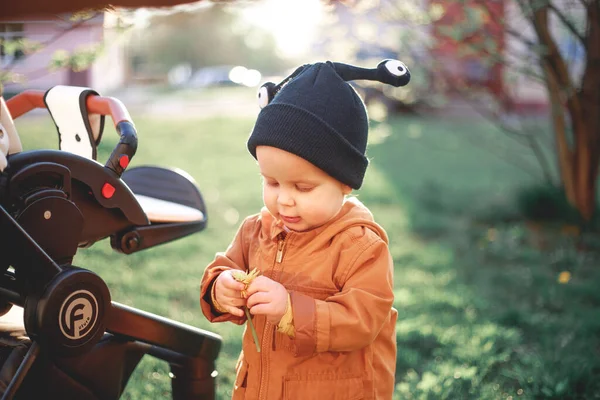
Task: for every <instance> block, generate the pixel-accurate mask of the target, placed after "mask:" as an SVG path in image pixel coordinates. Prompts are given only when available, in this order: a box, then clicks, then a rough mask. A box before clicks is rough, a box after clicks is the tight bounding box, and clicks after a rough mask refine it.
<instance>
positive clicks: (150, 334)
mask: <svg viewBox="0 0 600 400" xmlns="http://www.w3.org/2000/svg"><path fill="white" fill-rule="evenodd" d="M106 330H107V331H108V332H110V333H112V334H114V335H119V336H124V337H127V338H131V339H135V340H139V341H141V342H144V343H148V344H152V345H155V346H159V347H162V348H164V349H167V350H171V351H174V352H177V353H180V354H182V355H184V356H187V357H191V358H196V357H199V358H203V359H205V360H210V361H214V360H215V359H216V358H217V355H218V354H219V350H220V349H221V337H220V336H219V335H216V334H214V333H212V332H208V331H205V330H202V329H198V328H195V327H193V326H189V325H186V324H182V323H180V322H176V321H173V320H170V319H168V318H164V317H161V316H158V315H155V314H151V313H148V312H145V311H141V310H138V309H135V308H131V307H128V306H125V305H123V304H119V303H116V302H114V301H113V302H112V309H111V310H110V312H109V313H108V315H107V318H106Z"/></svg>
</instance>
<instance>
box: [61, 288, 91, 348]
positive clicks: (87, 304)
mask: <svg viewBox="0 0 600 400" xmlns="http://www.w3.org/2000/svg"><path fill="white" fill-rule="evenodd" d="M97 318H98V301H97V300H96V298H95V297H94V295H93V294H92V293H90V292H88V291H87V290H78V291H76V292H73V293H71V295H70V296H69V297H67V299H66V300H65V301H64V302H63V304H62V306H61V307H60V312H59V313H58V323H59V326H60V330H61V332H62V333H63V335H65V337H67V338H69V339H72V340H79V339H82V338H84V337H85V336H86V335H87V334H89V333H90V332H91V331H92V328H93V327H94V325H95V324H96V319H97Z"/></svg>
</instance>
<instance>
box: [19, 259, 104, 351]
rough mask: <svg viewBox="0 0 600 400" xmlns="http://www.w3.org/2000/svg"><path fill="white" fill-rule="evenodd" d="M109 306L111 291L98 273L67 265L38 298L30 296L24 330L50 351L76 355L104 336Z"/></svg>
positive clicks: (26, 308) (26, 307)
mask: <svg viewBox="0 0 600 400" xmlns="http://www.w3.org/2000/svg"><path fill="white" fill-rule="evenodd" d="M110 308H111V305H110V292H109V291H108V288H107V287H106V284H105V283H104V281H103V280H102V279H101V278H100V277H99V276H98V275H96V274H94V273H93V272H91V271H88V270H85V269H81V268H68V269H65V270H64V271H62V272H61V273H60V274H58V275H57V276H56V277H55V278H54V279H53V280H52V282H50V283H49V284H48V286H47V287H46V289H45V291H44V294H43V295H42V296H41V297H40V298H39V300H35V299H34V298H32V297H29V298H28V299H27V302H26V306H25V315H24V317H25V329H26V330H27V334H28V335H29V337H30V338H32V339H33V340H36V341H37V342H39V343H40V344H41V346H42V347H43V348H44V349H45V350H46V351H48V352H49V353H51V354H56V355H62V356H75V355H79V354H83V353H85V352H87V351H88V350H89V349H91V348H92V346H94V345H95V344H96V343H97V342H98V340H100V338H102V336H103V335H104V330H105V329H104V328H105V318H106V314H107V312H109V310H110Z"/></svg>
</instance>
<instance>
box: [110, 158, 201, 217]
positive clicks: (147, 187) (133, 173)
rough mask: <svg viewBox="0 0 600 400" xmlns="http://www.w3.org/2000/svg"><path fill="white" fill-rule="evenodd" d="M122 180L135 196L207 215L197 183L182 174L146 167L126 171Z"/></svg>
mask: <svg viewBox="0 0 600 400" xmlns="http://www.w3.org/2000/svg"><path fill="white" fill-rule="evenodd" d="M121 179H123V180H124V181H125V183H127V186H129V188H130V189H131V190H132V191H133V193H135V194H141V195H144V196H148V197H153V198H155V199H160V200H165V201H170V202H173V203H177V204H182V205H184V206H188V207H192V208H195V209H197V210H200V211H202V213H204V216H205V217H206V215H207V214H206V205H205V204H204V200H203V199H202V195H201V194H200V191H199V190H198V187H197V186H196V183H195V182H194V181H193V179H192V178H191V177H188V176H186V175H184V173H182V172H178V171H177V170H172V169H167V168H161V167H152V166H146V165H144V166H139V167H135V168H131V169H129V170H127V171H125V173H124V174H123V176H122V178H121Z"/></svg>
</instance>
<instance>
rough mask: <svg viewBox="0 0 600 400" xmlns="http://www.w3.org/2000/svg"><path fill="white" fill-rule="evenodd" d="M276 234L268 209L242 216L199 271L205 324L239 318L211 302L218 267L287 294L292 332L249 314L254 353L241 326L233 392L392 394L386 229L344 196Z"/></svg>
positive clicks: (273, 397) (257, 395)
mask: <svg viewBox="0 0 600 400" xmlns="http://www.w3.org/2000/svg"><path fill="white" fill-rule="evenodd" d="M282 232H283V229H282V226H281V225H280V224H277V221H275V220H274V218H273V217H272V216H271V214H269V212H268V211H267V210H266V209H263V210H262V212H261V213H260V214H257V215H253V216H250V217H248V218H246V219H245V220H244V222H243V223H242V225H241V227H240V229H239V231H238V233H237V235H236V237H235V239H234V241H233V242H232V244H231V245H230V246H229V247H228V249H227V251H226V252H225V253H217V256H216V257H215V260H214V261H213V262H212V263H211V264H210V265H209V266H208V267H207V268H206V270H205V272H204V276H203V277H202V283H201V295H200V303H201V306H202V312H203V313H204V315H205V316H206V317H207V318H208V320H209V321H211V322H222V321H232V322H234V323H237V324H242V323H244V322H245V318H240V317H236V316H233V315H231V314H218V313H217V312H216V311H215V310H214V308H213V307H212V306H211V300H210V289H211V287H212V283H213V282H214V279H215V278H216V277H217V276H218V274H219V273H221V272H222V271H224V270H226V269H230V268H235V269H241V270H246V271H247V270H252V269H253V268H258V269H259V270H260V271H261V274H263V275H265V276H267V277H269V278H271V279H273V280H275V281H277V282H280V283H281V284H283V285H284V286H285V287H286V289H287V290H288V291H289V293H290V295H291V300H292V310H293V314H294V327H295V331H296V335H295V338H290V337H288V336H287V335H285V334H282V333H280V332H278V331H277V330H276V326H275V325H273V324H270V323H269V322H267V321H266V318H265V317H264V316H262V315H258V316H254V317H253V322H254V325H255V327H256V331H257V333H258V337H259V341H260V348H261V352H260V353H259V352H257V351H256V347H255V344H254V341H253V339H252V334H251V332H250V330H249V329H246V330H245V331H244V337H243V342H242V353H241V355H240V358H239V360H238V363H237V367H236V369H237V371H236V372H237V375H236V381H235V386H234V390H233V399H259V400H263V399H265V400H277V399H303V400H304V399H328V400H329V399H344V400H352V399H378V400H379V399H385V400H389V399H391V398H392V392H393V389H394V373H395V367H396V331H395V327H396V318H397V314H398V313H397V311H396V310H395V309H394V308H392V303H393V300H394V294H393V276H392V274H393V264H392V258H391V256H390V253H389V250H388V246H387V243H388V239H387V235H386V234H385V232H384V230H383V229H382V228H381V227H380V226H379V225H377V224H376V223H375V222H374V221H373V217H372V215H371V213H370V212H369V210H368V209H367V208H366V207H365V206H363V205H362V204H361V203H360V202H358V201H357V200H355V199H352V200H349V201H346V202H345V203H344V206H343V207H342V210H341V211H340V213H339V214H338V215H337V216H336V217H335V218H334V219H332V220H331V221H329V222H328V223H327V224H325V225H323V226H321V227H319V228H316V229H313V230H311V231H307V232H288V233H287V235H285V239H281V238H282V235H281V233H282Z"/></svg>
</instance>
